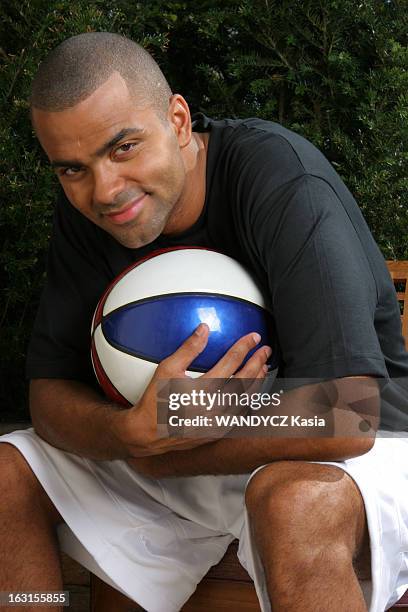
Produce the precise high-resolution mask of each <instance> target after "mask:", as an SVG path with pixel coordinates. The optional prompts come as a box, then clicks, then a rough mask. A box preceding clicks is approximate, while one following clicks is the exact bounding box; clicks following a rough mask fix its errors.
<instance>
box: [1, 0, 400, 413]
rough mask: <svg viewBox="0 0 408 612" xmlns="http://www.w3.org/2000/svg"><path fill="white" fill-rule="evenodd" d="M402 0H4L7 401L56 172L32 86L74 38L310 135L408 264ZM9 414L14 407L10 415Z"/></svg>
mask: <svg viewBox="0 0 408 612" xmlns="http://www.w3.org/2000/svg"><path fill="white" fill-rule="evenodd" d="M407 9H408V0H360V2H358V3H356V2H354V0H341V1H340V0H304V1H300V0H223V2H219V0H217V1H216V0H196V1H195V2H194V3H192V2H187V1H185V2H183V1H173V0H166V1H165V0H163V1H162V0H141V1H140V2H135V1H133V0H117V1H116V2H110V3H106V2H105V1H102V0H89V1H84V0H59V1H57V0H48V1H44V0H21V2H19V3H16V2H15V1H14V0H3V2H2V4H1V6H0V23H1V25H0V40H1V41H2V43H1V45H2V46H1V48H0V92H1V93H0V95H1V102H0V104H1V114H0V134H1V144H0V147H1V149H0V152H1V156H0V179H1V182H0V195H1V201H2V205H1V208H0V232H1V247H0V274H1V280H2V282H1V294H0V330H1V331H0V343H1V345H0V350H1V353H2V357H3V359H2V362H3V365H2V381H1V383H0V398H1V403H2V406H4V410H5V411H6V415H5V416H7V417H8V418H17V419H18V418H19V417H23V416H25V415H26V412H25V408H24V405H25V385H24V383H23V367H24V365H23V364H24V353H25V348H26V344H27V341H28V337H29V333H30V329H31V326H32V322H33V317H34V314H35V310H36V307H37V304H38V297H39V292H40V288H41V286H42V284H43V282H44V267H45V253H46V248H47V243H48V238H49V232H50V228H49V226H50V219H51V216H52V202H53V200H54V193H55V179H54V177H53V175H52V173H51V172H50V170H49V169H48V167H47V163H46V159H45V157H44V155H43V154H42V153H41V150H40V148H39V145H38V143H37V141H36V139H35V137H34V134H33V132H32V129H31V126H30V122H29V116H28V103H27V100H28V96H29V90H30V82H31V80H32V78H33V75H34V74H35V71H36V69H37V67H38V64H39V63H40V62H41V60H42V59H43V58H44V57H45V55H46V54H47V52H48V51H49V50H51V49H52V48H53V47H55V46H56V45H57V44H58V43H60V42H61V41H62V40H64V39H65V38H67V37H68V36H71V35H74V34H78V33H81V32H86V31H94V30H108V31H114V32H118V33H122V34H125V35H127V36H129V37H130V38H133V39H134V40H136V41H138V42H140V43H141V44H142V45H144V46H145V47H146V48H147V49H148V50H149V51H150V52H151V53H152V54H153V56H154V57H155V58H156V59H157V61H158V62H159V63H160V65H161V66H162V68H163V71H164V72H165V74H166V75H167V76H168V78H169V81H170V84H171V86H172V88H173V90H174V91H179V92H180V93H182V94H183V95H185V97H186V98H187V100H188V102H189V104H190V106H191V108H192V110H193V111H197V110H200V111H203V112H206V113H207V114H209V115H210V116H214V117H221V116H230V117H231V116H235V117H244V116H254V115H256V116H260V117H263V118H265V119H270V120H275V121H279V122H281V123H283V124H285V125H286V126H287V127H289V128H292V129H294V130H295V131H298V132H300V133H302V134H303V135H305V136H306V137H307V138H309V139H310V140H312V141H313V142H314V143H315V144H316V145H317V146H318V147H319V148H321V149H322V150H323V151H324V153H325V154H326V155H327V156H328V158H329V159H330V160H331V162H332V163H333V164H334V166H335V167H336V169H337V171H338V172H339V173H340V174H341V176H342V177H343V178H344V180H345V182H346V184H347V185H348V186H349V188H350V189H351V191H352V192H353V193H354V195H355V196H356V198H357V200H358V202H359V204H360V206H361V207H362V209H363V212H364V214H365V216H366V219H367V220H368V223H369V225H370V227H371V229H372V231H373V233H374V236H375V238H376V240H377V242H378V244H379V246H380V248H381V249H382V251H383V253H384V255H385V257H386V258H398V259H408V241H407V239H406V236H407V233H408V207H407V200H408V196H407V193H408V185H407V182H408V178H407V177H408V172H407V170H408V93H407V92H408V46H407V37H408V21H407V19H408V10H407ZM11 415H13V416H11Z"/></svg>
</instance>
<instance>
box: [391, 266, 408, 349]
mask: <svg viewBox="0 0 408 612" xmlns="http://www.w3.org/2000/svg"><path fill="white" fill-rule="evenodd" d="M387 266H388V270H389V272H390V275H391V278H392V280H393V281H394V283H398V282H400V283H404V282H405V291H398V292H397V298H398V300H399V301H400V302H402V303H403V312H402V315H401V323H402V334H403V336H404V338H405V345H406V347H407V349H408V261H387Z"/></svg>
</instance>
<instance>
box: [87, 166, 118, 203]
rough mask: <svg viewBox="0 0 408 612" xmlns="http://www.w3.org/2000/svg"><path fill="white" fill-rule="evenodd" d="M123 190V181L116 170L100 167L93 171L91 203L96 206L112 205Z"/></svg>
mask: <svg viewBox="0 0 408 612" xmlns="http://www.w3.org/2000/svg"><path fill="white" fill-rule="evenodd" d="M124 190H125V180H124V179H123V177H122V176H121V175H120V173H119V169H118V168H112V167H110V166H105V165H104V166H102V167H100V168H96V169H95V170H94V187H93V201H94V203H95V204H96V205H98V204H102V205H108V204H114V203H115V198H116V197H117V196H118V195H119V194H120V193H121V192H123V191H124Z"/></svg>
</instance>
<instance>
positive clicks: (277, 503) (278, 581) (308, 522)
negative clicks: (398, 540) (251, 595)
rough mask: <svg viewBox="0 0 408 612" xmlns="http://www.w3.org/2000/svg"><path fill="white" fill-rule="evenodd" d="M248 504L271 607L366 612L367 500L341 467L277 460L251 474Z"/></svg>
mask: <svg viewBox="0 0 408 612" xmlns="http://www.w3.org/2000/svg"><path fill="white" fill-rule="evenodd" d="M246 505H247V510H248V515H249V519H250V524H251V530H252V533H253V536H254V538H255V540H254V541H255V544H256V547H257V550H258V552H259V554H260V558H261V561H262V564H263V567H264V570H265V575H266V580H267V588H268V593H269V598H270V601H271V607H272V610H273V612H283V611H284V612H291V611H292V610H298V609H299V608H300V607H301V608H302V610H303V611H304V612H327V610H336V612H350V610H353V612H366V611H367V606H366V604H365V602H364V598H363V594H362V591H361V589H360V586H359V583H358V579H357V575H356V570H357V571H358V574H359V576H360V577H363V578H369V577H370V550H369V537H368V532H367V526H366V519H365V509H364V503H363V499H362V497H361V495H360V492H359V490H358V487H357V486H356V484H355V483H354V481H353V480H352V479H351V478H350V477H349V476H348V475H347V474H346V473H345V472H344V471H343V470H341V469H340V468H337V467H336V466H331V465H320V464H315V463H307V462H302V461H279V462H276V463H273V464H271V465H269V466H267V467H265V468H263V469H262V470H260V471H259V472H258V473H257V474H255V476H254V477H253V478H252V479H251V481H250V483H249V485H248V488H247V492H246Z"/></svg>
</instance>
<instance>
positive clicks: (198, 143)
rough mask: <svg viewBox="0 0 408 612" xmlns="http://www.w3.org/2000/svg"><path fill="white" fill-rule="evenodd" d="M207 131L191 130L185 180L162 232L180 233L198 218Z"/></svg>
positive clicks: (201, 197) (202, 202) (202, 200)
mask: <svg viewBox="0 0 408 612" xmlns="http://www.w3.org/2000/svg"><path fill="white" fill-rule="evenodd" d="M209 137H210V135H209V133H208V132H201V133H198V132H193V134H192V138H191V142H190V143H189V145H188V147H189V150H188V151H186V154H185V167H186V180H185V186H184V190H183V193H182V194H181V197H180V199H179V201H178V202H177V204H176V205H175V207H174V209H173V212H172V214H171V217H170V219H169V221H168V223H167V225H166V229H165V230H164V232H163V234H165V235H170V236H171V235H173V234H180V233H181V232H184V231H185V230H187V229H188V228H190V227H192V226H193V225H194V223H195V222H196V221H197V220H198V219H199V217H200V215H201V212H202V210H203V207H204V203H205V194H206V167H207V150H208V142H209Z"/></svg>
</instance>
